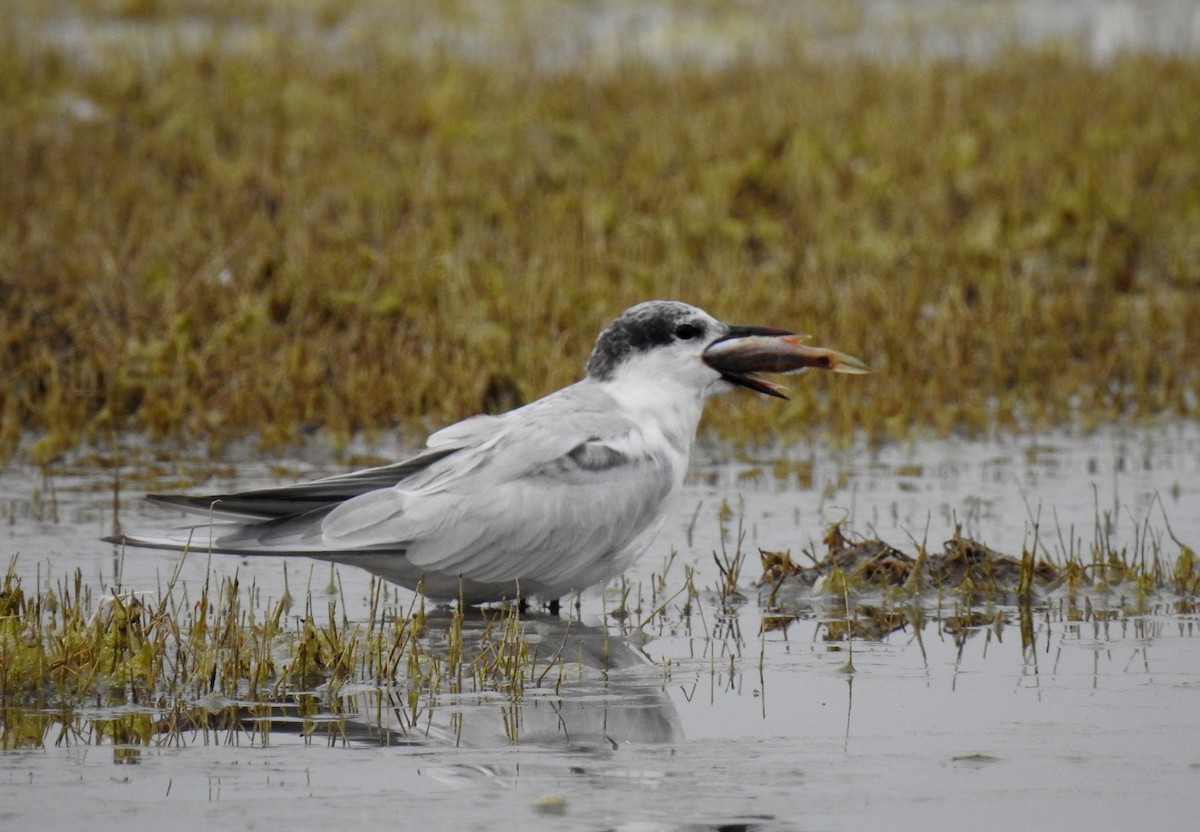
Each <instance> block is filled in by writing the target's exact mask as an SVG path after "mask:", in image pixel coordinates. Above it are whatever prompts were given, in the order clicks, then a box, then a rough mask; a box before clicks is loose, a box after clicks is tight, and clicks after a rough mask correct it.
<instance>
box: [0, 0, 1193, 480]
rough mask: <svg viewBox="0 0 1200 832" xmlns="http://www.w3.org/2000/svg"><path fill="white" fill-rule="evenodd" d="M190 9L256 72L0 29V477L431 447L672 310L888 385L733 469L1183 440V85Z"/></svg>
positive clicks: (1119, 65) (717, 423) (165, 17)
mask: <svg viewBox="0 0 1200 832" xmlns="http://www.w3.org/2000/svg"><path fill="white" fill-rule="evenodd" d="M122 5H124V6H127V7H128V8H129V9H134V11H133V12H126V13H122V14H118V15H117V16H118V18H120V19H123V20H139V21H141V20H145V21H149V22H150V24H151V25H154V26H161V27H165V31H166V32H167V33H168V37H169V33H170V32H171V31H172V29H171V28H170V27H171V26H172V25H173V24H175V23H177V22H178V18H176V17H174V16H173V13H172V12H171V11H170V10H168V9H166V8H164V7H163V6H162V5H161V4H156V3H147V4H140V3H137V4H132V5H130V4H122ZM35 6H36V4H35ZM210 6H212V4H206V5H205V8H206V13H208V14H211V15H212V16H213V19H214V21H215V22H216V24H217V25H218V27H222V26H230V27H238V26H242V27H247V29H248V31H249V34H251V35H253V43H254V48H253V49H247V48H235V47H234V46H232V45H231V43H230V41H227V40H225V39H223V38H222V37H220V36H214V37H213V38H211V39H210V40H207V41H203V42H200V43H197V44H194V45H191V46H189V47H188V48H180V49H171V50H162V49H160V50H153V49H151V50H138V49H126V48H121V46H120V45H119V44H118V45H106V44H104V43H97V44H95V45H94V46H91V47H88V46H87V45H81V47H80V49H81V50H82V52H83V53H85V54H86V59H85V58H81V57H79V56H77V55H75V54H73V53H72V52H71V51H70V50H67V49H65V48H63V47H61V46H58V45H56V43H55V42H54V40H53V39H52V38H41V37H25V36H24V35H23V34H22V30H20V29H19V28H18V27H19V25H20V20H19V18H20V15H13V16H11V17H10V16H7V15H6V16H5V20H3V21H0V41H2V42H3V43H4V44H5V46H6V48H5V49H3V50H0V78H3V79H4V80H3V81H2V82H0V143H2V146H3V147H4V149H5V153H4V157H5V160H4V164H3V165H0V217H3V218H4V220H5V221H4V222H3V223H0V225H2V226H3V229H4V230H3V232H2V233H0V354H3V355H4V356H5V359H4V366H5V372H6V377H5V384H4V385H3V387H2V388H0V452H2V453H4V454H8V453H11V452H13V451H14V449H16V448H17V447H18V444H19V443H20V442H21V440H22V437H23V436H26V435H28V434H29V433H30V432H33V434H35V435H36V437H37V442H36V444H34V445H33V446H32V448H31V449H30V453H31V455H32V457H33V458H34V459H35V460H38V461H46V460H49V459H53V458H55V457H56V456H57V455H58V454H60V453H61V452H62V451H63V450H64V449H66V448H69V447H71V446H73V445H75V444H77V443H78V442H79V440H80V439H81V438H93V439H94V438H97V437H99V438H106V437H108V436H109V435H110V434H111V433H112V432H113V431H122V430H127V429H132V430H135V431H139V432H142V433H145V434H148V435H150V436H152V437H163V436H169V437H178V438H185V439H202V440H205V441H208V442H211V443H213V444H216V445H219V444H221V443H224V442H228V441H230V440H232V439H233V438H235V437H238V436H241V435H246V434H256V435H258V436H259V437H260V438H261V440H262V441H263V442H264V443H267V444H273V445H279V444H283V443H290V442H294V441H297V440H298V439H299V438H300V437H302V436H303V435H305V434H306V433H307V432H309V431H311V430H313V429H316V428H321V429H323V430H324V431H325V432H326V434H327V435H328V436H329V437H330V438H331V439H332V440H333V441H335V442H342V441H345V440H346V439H347V438H348V437H350V436H351V435H353V434H355V433H356V432H360V431H367V432H370V431H384V430H395V429H399V430H401V431H405V432H412V433H418V432H422V431H424V430H425V429H427V428H428V427H430V426H433V425H440V424H445V423H448V422H450V421H453V420H456V419H459V418H462V417H463V416H467V415H470V414H472V413H475V412H478V411H479V410H481V409H482V410H496V409H503V408H507V407H509V406H511V405H513V404H515V403H519V402H522V401H528V400H531V399H532V398H534V397H536V396H538V395H540V394H542V393H545V392H547V391H548V390H550V389H552V388H554V387H557V386H560V385H562V384H564V383H566V382H569V381H570V380H572V379H573V378H575V377H577V376H578V374H579V372H580V368H581V366H582V363H583V360H584V358H585V356H586V353H587V350H588V348H589V346H590V342H591V339H592V338H593V336H594V334H595V333H596V332H597V331H598V330H599V328H600V327H601V326H602V325H603V324H604V323H605V322H606V321H608V320H610V319H611V318H612V317H613V316H614V315H615V314H616V313H618V312H619V311H620V310H621V309H623V308H624V307H625V306H627V305H628V304H630V303H632V302H634V301H637V300H642V299H645V298H648V297H662V296H678V297H683V298H685V299H688V300H692V301H696V302H698V303H700V304H701V305H703V306H705V307H707V308H710V309H711V310H712V311H714V312H716V313H718V314H720V315H721V316H722V317H725V318H728V319H733V320H746V321H762V322H769V323H776V324H780V325H787V326H791V327H794V328H796V329H797V330H800V331H808V332H811V333H813V335H814V336H815V337H816V338H817V339H819V340H820V341H821V342H827V343H831V344H833V345H835V346H838V347H842V348H845V349H847V350H850V351H851V352H853V353H855V354H857V355H860V356H862V357H863V358H864V360H866V361H867V362H868V363H869V364H870V365H871V366H872V368H873V369H874V370H875V372H874V374H873V375H871V376H870V377H869V378H868V381H866V383H863V384H857V385H856V386H855V389H854V391H853V394H852V395H850V394H847V392H846V391H845V389H844V385H841V384H839V382H838V380H836V379H820V378H806V379H804V380H802V382H801V383H800V384H798V385H797V387H798V388H802V389H799V390H798V394H797V395H796V396H795V398H794V399H793V400H792V401H791V402H790V403H788V404H786V405H777V404H776V403H774V402H772V403H770V406H765V405H763V404H761V403H753V402H749V401H745V400H743V401H741V402H740V403H732V404H731V403H725V404H721V405H718V406H716V407H714V408H712V412H711V413H710V414H709V417H708V423H707V424H708V425H709V427H711V428H714V429H716V430H718V431H720V432H722V433H723V434H725V435H727V436H730V437H733V438H739V439H746V438H750V437H761V436H763V435H766V434H776V433H777V434H780V435H782V436H784V437H797V436H801V435H804V434H808V433H813V432H822V433H827V434H829V435H832V436H841V437H846V436H848V435H850V434H851V432H853V431H855V430H864V431H866V432H867V433H869V434H871V435H873V436H889V435H905V434H908V433H910V432H912V431H914V430H930V431H938V432H946V431H953V430H965V431H984V430H987V429H989V428H992V427H994V426H1000V427H1003V428H1024V427H1030V426H1037V425H1041V424H1046V423H1051V422H1057V421H1065V420H1077V421H1081V422H1083V423H1084V424H1085V425H1086V424H1092V423H1096V422H1099V421H1102V420H1115V419H1129V418H1152V417H1157V416H1173V415H1189V416H1195V415H1196V412H1197V410H1196V409H1197V402H1196V389H1197V384H1198V381H1200V379H1198V376H1197V373H1198V372H1200V371H1198V370H1197V368H1196V365H1195V362H1194V361H1192V360H1191V356H1190V355H1189V354H1188V345H1189V344H1190V343H1192V341H1193V340H1194V339H1193V338H1192V334H1193V333H1194V332H1196V331H1197V329H1198V327H1200V299H1198V298H1200V293H1198V292H1196V291H1195V290H1196V287H1197V283H1196V282H1197V275H1198V274H1200V271H1198V269H1197V260H1196V252H1197V251H1198V250H1200V240H1198V238H1197V231H1196V229H1197V228H1200V198H1198V197H1197V194H1200V187H1198V183H1200V135H1198V133H1197V131H1198V129H1200V128H1198V127H1197V122H1196V120H1195V119H1194V118H1190V117H1189V116H1190V114H1191V113H1194V112H1196V111H1198V110H1200V64H1197V62H1196V60H1195V59H1194V58H1188V57H1159V56H1128V57H1123V58H1120V59H1117V60H1114V61H1113V62H1112V63H1111V64H1110V65H1107V66H1094V65H1091V64H1089V63H1088V62H1086V61H1084V60H1082V59H1078V58H1075V57H1072V56H1070V55H1069V54H1064V53H1063V52H1061V51H1055V50H1042V51H1037V50H1034V51H1001V52H999V53H998V54H996V55H995V56H994V57H991V58H988V59H986V60H981V61H979V62H977V63H969V62H962V61H947V60H938V59H931V58H920V59H913V60H891V61H887V62H886V63H885V62H882V61H876V60H872V59H870V58H867V57H845V58H843V59H839V60H836V61H834V60H827V59H821V58H816V57H811V55H812V54H813V50H810V49H809V48H808V46H809V45H810V44H808V43H807V42H806V41H805V37H806V36H805V33H804V31H803V27H781V28H780V31H779V32H778V33H777V34H776V35H774V37H775V38H776V39H777V42H773V43H771V44H764V45H763V47H764V49H765V48H768V47H769V55H770V56H771V59H770V60H752V59H746V60H734V61H732V62H728V63H725V64H723V65H721V66H719V67H698V66H696V65H694V64H693V63H690V62H681V63H678V64H668V65H652V64H650V63H649V62H647V61H645V60H639V59H637V58H636V57H629V58H625V59H617V60H615V61H612V62H609V63H607V64H605V66H604V71H596V70H595V68H594V67H589V66H587V65H586V64H584V65H580V66H577V67H564V68H562V69H561V71H554V72H549V71H539V70H537V69H535V68H534V67H533V66H532V65H531V64H530V63H529V62H528V61H527V60H523V59H516V60H512V61H503V62H499V63H489V62H487V61H480V60H478V59H476V58H475V57H473V56H468V55H463V54H460V53H456V52H455V51H454V50H444V51H440V52H437V53H436V54H428V53H418V52H417V51H415V50H414V49H406V48H405V46H404V43H405V41H404V39H403V38H398V37H394V36H392V35H394V34H395V33H394V32H390V31H389V30H388V28H387V27H386V26H380V27H375V28H372V29H368V30H363V31H360V30H355V40H354V46H353V48H352V49H351V51H352V54H353V57H349V56H348V55H347V54H346V53H345V52H343V51H340V50H339V49H337V48H335V47H333V46H331V44H330V43H329V42H327V41H326V40H323V39H322V35H321V33H322V32H323V31H324V29H323V27H324V26H325V25H334V24H333V23H329V24H326V23H321V21H324V20H334V21H337V20H340V19H341V16H342V13H341V12H338V11H336V10H333V7H332V6H329V10H328V11H320V10H314V9H311V8H308V7H307V6H304V7H303V8H302V9H301V7H297V10H293V13H295V14H300V15H305V14H310V15H314V16H315V18H314V19H315V20H316V21H317V25H316V26H315V27H313V28H314V31H315V34H311V33H310V34H306V32H307V31H308V30H307V29H306V28H305V27H304V26H299V25H297V26H294V27H287V26H283V27H279V26H275V27H272V26H262V27H261V28H260V27H258V26H257V24H258V22H260V21H262V20H264V19H267V18H270V17H271V15H270V14H268V12H266V11H265V10H259V7H258V6H257V5H255V4H253V3H250V2H244V1H243V2H235V3H229V4H216V5H215V6H212V7H211V8H210ZM31 8H34V7H31ZM105 8H106V7H98V8H96V9H92V10H90V12H89V13H92V14H98V15H101V16H103V15H104V14H106V13H107V12H106V11H105ZM142 8H145V9H150V10H151V11H148V12H143V11H141V10H140V9H142ZM23 13H25V14H33V13H34V12H31V11H30V9H28V8H27V9H24V10H23ZM448 14H449V13H448ZM451 16H453V15H451ZM35 17H36V15H35ZM285 19H288V18H286V15H285ZM302 20H307V18H302ZM464 25H465V24H464ZM515 28H516V29H517V30H515V31H514V32H513V33H512V37H513V39H514V43H516V44H518V45H519V44H520V43H522V40H521V32H520V31H519V27H515ZM220 31H224V30H220ZM516 54H517V55H520V54H521V52H520V50H519V49H518V50H516ZM797 476H799V477H803V476H804V472H803V471H798V472H797Z"/></svg>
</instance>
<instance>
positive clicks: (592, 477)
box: [219, 387, 686, 583]
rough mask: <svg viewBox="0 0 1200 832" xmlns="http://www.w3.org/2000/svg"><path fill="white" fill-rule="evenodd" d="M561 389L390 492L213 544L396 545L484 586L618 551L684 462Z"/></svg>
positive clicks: (609, 405)
mask: <svg viewBox="0 0 1200 832" xmlns="http://www.w3.org/2000/svg"><path fill="white" fill-rule="evenodd" d="M567 389H568V390H576V391H577V394H576V395H572V396H564V397H561V398H558V399H556V398H553V397H552V398H549V399H543V400H541V401H539V402H536V403H535V404H534V405H531V406H529V407H527V408H523V409H521V410H519V411H514V412H513V413H511V414H508V415H507V417H506V418H504V419H503V420H502V421H503V427H502V429H500V430H498V431H493V432H492V433H491V434H490V435H488V436H487V437H486V438H485V439H484V440H483V441H481V442H479V443H477V444H475V445H472V446H471V447H468V448H461V449H459V450H457V451H456V452H454V453H453V455H447V456H446V457H444V458H442V459H439V460H436V461H434V462H432V463H431V464H430V465H428V466H427V467H426V468H424V469H422V470H421V471H420V472H417V473H415V474H413V475H412V476H410V477H408V478H407V479H405V480H404V481H402V482H400V483H398V484H397V485H396V486H394V487H392V488H388V489H384V490H381V491H373V492H370V493H366V494H363V495H361V496H358V497H354V498H351V499H349V500H347V501H346V502H344V503H341V504H339V505H337V506H335V507H333V508H332V509H331V510H328V511H327V512H326V511H322V512H320V515H319V516H317V515H309V516H304V517H296V518H290V519H283V520H280V521H278V522H275V523H269V524H259V525H255V526H250V527H247V528H245V529H243V530H242V532H241V533H239V534H236V535H233V536H224V537H222V538H221V540H220V541H219V545H220V546H221V547H222V548H232V549H239V550H242V551H245V550H247V549H250V548H262V549H279V548H286V549H288V550H289V551H293V552H305V551H309V552H371V551H374V552H379V551H401V550H403V551H405V552H406V557H407V559H408V561H409V562H410V563H412V564H413V565H414V566H417V567H419V568H424V569H429V570H433V571H438V572H442V573H449V574H457V575H462V576H463V577H466V578H470V579H473V580H477V581H488V582H496V581H507V580H515V579H520V578H521V577H522V576H527V575H531V574H536V575H538V576H539V579H540V580H542V581H543V582H544V583H553V582H554V581H555V580H556V578H558V577H559V576H562V575H570V574H574V572H575V571H577V570H578V569H580V568H581V567H582V566H583V565H586V564H591V563H593V562H595V561H596V559H597V558H600V559H603V558H604V557H606V556H613V555H615V554H616V553H618V552H620V551H621V550H623V549H624V548H625V547H626V546H628V545H629V544H630V542H631V541H633V540H634V539H635V538H637V537H638V535H640V534H641V533H642V532H643V531H645V530H646V529H647V528H648V527H649V526H650V525H652V524H653V523H654V522H655V521H656V520H657V519H658V518H659V517H660V516H661V508H662V505H663V502H664V501H665V500H666V499H667V498H668V496H669V495H670V494H671V492H672V490H673V489H674V487H675V486H676V485H677V484H678V482H679V480H680V479H681V478H682V476H683V468H684V466H685V465H686V459H683V458H682V457H680V455H679V454H678V452H676V451H674V450H673V449H671V448H670V446H669V445H667V444H666V443H663V442H653V441H648V438H647V437H646V436H645V435H644V434H643V432H642V429H641V427H640V426H639V425H637V424H636V423H635V422H633V421H632V420H630V419H628V418H625V417H622V416H620V415H618V411H617V409H616V408H615V406H614V403H613V402H612V401H611V400H610V399H608V398H607V395H605V394H599V393H598V391H594V390H591V389H589V388H583V389H579V388H578V387H576V388H567ZM565 392H566V391H564V393H565ZM535 405H536V406H535ZM508 417H512V418H508Z"/></svg>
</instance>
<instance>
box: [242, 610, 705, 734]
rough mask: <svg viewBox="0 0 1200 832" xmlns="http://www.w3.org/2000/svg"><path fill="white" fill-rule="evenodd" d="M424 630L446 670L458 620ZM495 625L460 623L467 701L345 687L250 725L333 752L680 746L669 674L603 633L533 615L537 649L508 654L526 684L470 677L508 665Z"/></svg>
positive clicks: (292, 700) (272, 710)
mask: <svg viewBox="0 0 1200 832" xmlns="http://www.w3.org/2000/svg"><path fill="white" fill-rule="evenodd" d="M505 615H507V614H505ZM425 626H426V628H427V629H426V632H425V633H424V634H423V635H422V638H421V644H422V649H423V653H424V658H425V660H427V661H430V662H436V661H439V660H440V661H443V662H448V661H449V657H450V652H451V650H452V649H455V648H454V647H453V646H452V645H454V644H455V643H456V639H453V638H451V634H452V633H453V632H454V629H455V622H454V619H453V616H452V614H451V613H449V612H442V611H439V612H438V613H436V614H433V613H431V614H430V615H429V616H428V617H427V618H426V621H425ZM497 626H498V625H497V612H496V611H495V610H492V611H482V612H481V611H479V610H468V611H467V612H466V614H465V616H464V618H463V619H462V620H461V623H460V627H461V640H460V641H457V643H459V644H461V647H460V648H459V649H461V650H462V655H461V663H460V664H459V667H462V668H467V669H466V670H464V674H465V676H466V677H467V678H466V679H465V681H463V682H462V684H461V685H459V686H458V687H459V689H460V690H459V692H455V691H454V690H453V686H452V685H446V684H444V685H442V687H441V688H440V689H438V690H435V691H430V690H429V689H422V688H419V687H410V686H408V685H407V684H406V681H407V680H406V679H405V678H403V677H401V678H399V679H398V680H394V681H393V682H392V683H391V684H370V685H364V684H356V685H347V686H345V687H343V688H342V690H341V691H340V692H339V693H337V694H336V695H334V694H328V693H326V694H324V695H322V694H320V693H311V694H303V695H296V696H292V697H289V698H288V699H287V701H283V702H273V703H270V704H269V705H267V704H265V705H261V706H251V707H243V708H241V709H240V723H241V726H240V727H241V728H242V730H245V731H247V732H251V733H255V734H258V735H259V736H260V737H261V738H262V739H263V741H265V742H269V741H270V736H271V735H279V734H284V735H286V734H292V733H296V734H299V735H301V736H303V737H305V738H307V739H308V740H309V741H321V740H325V741H327V742H329V743H331V744H341V743H352V744H371V745H418V746H427V747H431V748H437V747H473V748H487V747H496V746H506V745H514V744H521V745H534V746H546V747H559V748H563V747H567V748H586V747H619V746H620V745H621V744H624V743H670V742H675V741H678V740H680V739H682V737H683V732H682V729H681V727H680V722H679V717H678V714H677V713H676V711H675V708H674V705H673V704H672V703H671V700H670V697H669V696H668V695H667V694H666V692H665V691H664V690H663V683H662V679H663V677H662V672H661V670H660V669H659V668H658V667H656V666H655V665H654V664H653V663H652V662H651V661H650V660H649V659H648V658H647V657H646V656H645V654H643V653H642V652H640V651H639V650H637V649H636V648H635V647H633V646H632V645H631V644H630V643H629V642H628V641H627V640H626V639H624V638H623V637H621V636H619V635H618V634H616V633H614V632H612V631H611V630H608V629H606V628H604V627H602V626H592V625H587V624H583V623H580V622H578V621H567V620H564V619H561V618H558V617H557V616H544V615H524V616H522V617H521V619H520V621H519V627H520V638H521V641H522V642H523V645H524V644H527V645H528V651H527V653H526V654H525V655H524V656H517V657H509V658H511V659H512V661H517V662H520V663H521V664H520V666H519V667H516V668H515V669H514V670H513V671H512V674H513V676H514V677H515V676H518V675H519V678H520V680H521V681H520V684H519V685H499V686H490V685H489V684H488V680H487V678H483V680H482V682H481V681H480V679H479V678H472V676H471V674H472V671H471V670H470V669H469V668H478V667H480V666H486V665H488V664H489V663H493V662H495V661H496V660H497V658H498V656H497V655H496V652H497V635H496V627H497ZM523 645H522V646H523ZM489 651H490V652H489ZM462 675H463V674H460V676H462ZM510 678H511V677H510Z"/></svg>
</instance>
